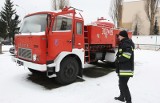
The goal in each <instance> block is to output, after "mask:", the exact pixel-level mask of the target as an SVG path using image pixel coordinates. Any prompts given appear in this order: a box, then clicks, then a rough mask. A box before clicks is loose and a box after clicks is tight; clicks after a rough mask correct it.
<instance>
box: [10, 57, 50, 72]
mask: <svg viewBox="0 0 160 103" xmlns="http://www.w3.org/2000/svg"><path fill="white" fill-rule="evenodd" d="M12 60H13V61H15V62H16V63H17V64H18V65H19V66H25V67H27V68H31V69H33V70H37V71H41V72H45V71H47V65H46V64H35V63H32V62H28V61H24V60H21V59H18V58H15V57H13V58H12Z"/></svg>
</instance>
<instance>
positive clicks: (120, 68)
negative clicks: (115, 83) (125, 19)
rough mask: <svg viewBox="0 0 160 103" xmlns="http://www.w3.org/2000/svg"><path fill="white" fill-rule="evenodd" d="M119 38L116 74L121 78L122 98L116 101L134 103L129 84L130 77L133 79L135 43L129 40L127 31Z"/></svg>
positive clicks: (117, 98) (121, 33)
mask: <svg viewBox="0 0 160 103" xmlns="http://www.w3.org/2000/svg"><path fill="white" fill-rule="evenodd" d="M118 38H119V40H120V43H119V46H118V52H117V55H116V56H117V58H116V73H117V74H118V77H119V90H120V96H119V97H115V100H119V101H122V102H125V101H126V103H132V101H131V94H130V91H129V88H128V85H127V83H128V81H129V79H130V77H133V71H134V43H133V42H132V40H131V39H129V37H128V33H127V32H126V31H125V30H123V31H121V32H120V33H119V36H118Z"/></svg>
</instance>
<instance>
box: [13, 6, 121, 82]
mask: <svg viewBox="0 0 160 103" xmlns="http://www.w3.org/2000/svg"><path fill="white" fill-rule="evenodd" d="M77 14H78V13H76V10H75V9H74V8H64V9H63V10H62V11H59V12H37V13H33V14H29V15H27V16H25V18H24V20H23V22H22V24H21V27H20V30H19V33H18V34H16V35H15V58H14V59H15V61H16V63H18V64H19V65H20V66H25V67H27V68H28V69H29V70H30V71H31V72H32V73H33V74H36V73H38V72H45V73H46V75H47V76H48V77H49V78H51V77H55V78H56V80H57V81H58V82H59V83H61V84H69V83H72V82H74V81H75V80H76V78H77V76H79V77H82V71H83V68H84V65H85V64H86V63H94V62H97V61H98V60H101V61H114V59H113V60H110V59H109V58H110V56H112V57H113V58H115V49H116V47H117V44H118V40H117V35H118V33H119V30H118V29H114V24H113V23H110V22H108V21H106V20H105V19H104V18H100V19H98V20H97V21H96V22H93V23H91V24H90V25H84V20H83V17H82V16H81V14H80V13H79V16H77Z"/></svg>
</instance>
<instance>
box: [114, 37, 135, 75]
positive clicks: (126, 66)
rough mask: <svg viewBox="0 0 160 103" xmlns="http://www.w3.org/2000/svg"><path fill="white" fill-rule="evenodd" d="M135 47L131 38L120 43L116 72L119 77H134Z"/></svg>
mask: <svg viewBox="0 0 160 103" xmlns="http://www.w3.org/2000/svg"><path fill="white" fill-rule="evenodd" d="M134 47H135V46H134V43H133V42H132V40H131V39H129V38H124V39H122V40H121V41H120V44H119V46H118V52H117V55H116V56H117V58H116V72H117V73H118V75H119V76H127V77H132V76H133V72H134Z"/></svg>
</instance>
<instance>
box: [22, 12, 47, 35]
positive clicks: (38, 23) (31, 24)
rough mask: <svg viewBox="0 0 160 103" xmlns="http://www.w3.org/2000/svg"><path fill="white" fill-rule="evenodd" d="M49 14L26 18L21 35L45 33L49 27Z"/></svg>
mask: <svg viewBox="0 0 160 103" xmlns="http://www.w3.org/2000/svg"><path fill="white" fill-rule="evenodd" d="M46 18H47V14H41V15H32V16H29V17H26V18H24V20H23V22H22V24H21V27H20V33H38V32H44V31H45V29H46V26H47V21H46Z"/></svg>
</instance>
